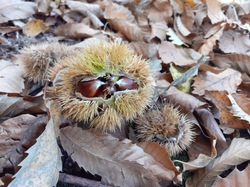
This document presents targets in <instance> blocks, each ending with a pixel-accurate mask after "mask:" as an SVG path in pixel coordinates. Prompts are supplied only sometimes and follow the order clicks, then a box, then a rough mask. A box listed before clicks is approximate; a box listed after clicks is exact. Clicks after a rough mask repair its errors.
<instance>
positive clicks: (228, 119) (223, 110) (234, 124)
mask: <svg viewBox="0 0 250 187" xmlns="http://www.w3.org/2000/svg"><path fill="white" fill-rule="evenodd" d="M205 98H206V99H207V100H209V101H211V102H212V103H213V104H214V105H215V106H216V107H217V108H218V109H219V111H220V126H222V127H229V128H234V129H244V128H249V126H250V125H249V123H248V122H247V121H243V120H240V119H239V118H237V117H235V116H233V115H232V113H231V112H230V107H231V105H232V104H231V102H230V100H229V99H228V97H227V93H226V92H225V91H224V92H218V91H209V92H207V91H206V95H205Z"/></svg>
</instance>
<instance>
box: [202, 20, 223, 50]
mask: <svg viewBox="0 0 250 187" xmlns="http://www.w3.org/2000/svg"><path fill="white" fill-rule="evenodd" d="M214 27H215V28H213V27H212V28H211V30H212V31H213V32H214V29H218V30H217V32H216V33H214V34H213V35H212V36H211V37H210V38H208V39H206V40H205V42H204V44H203V45H202V46H201V47H200V49H199V53H201V54H203V55H208V54H209V53H210V52H212V51H213V48H214V45H215V44H216V41H217V40H219V39H220V38H221V36H222V34H223V30H224V28H225V25H224V26H221V27H219V28H218V26H217V25H215V26H214Z"/></svg>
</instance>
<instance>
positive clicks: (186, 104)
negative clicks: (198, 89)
mask: <svg viewBox="0 0 250 187" xmlns="http://www.w3.org/2000/svg"><path fill="white" fill-rule="evenodd" d="M164 75H166V74H159V75H157V77H156V86H158V87H163V88H167V87H168V86H169V85H170V83H169V82H167V81H166V80H165V77H164ZM159 92H161V90H159ZM162 96H163V97H164V98H166V99H167V100H168V101H171V102H172V103H178V104H179V105H181V106H182V107H181V108H182V109H183V110H184V111H185V112H189V111H191V112H193V111H194V109H195V108H198V107H200V106H204V105H205V104H206V103H204V102H201V101H200V100H199V99H197V98H195V97H194V96H192V95H190V94H187V93H184V92H181V91H180V90H178V89H177V88H175V87H174V86H172V87H170V88H169V90H168V91H167V92H166V93H163V95H162Z"/></svg>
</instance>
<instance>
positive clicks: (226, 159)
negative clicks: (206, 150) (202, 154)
mask: <svg viewBox="0 0 250 187" xmlns="http://www.w3.org/2000/svg"><path fill="white" fill-rule="evenodd" d="M249 155H250V140H246V139H244V138H234V139H233V140H232V143H231V145H230V146H229V148H228V149H227V150H226V151H225V152H224V153H223V154H222V155H221V156H220V157H218V158H216V159H214V160H212V161H211V162H210V163H209V165H208V166H207V167H205V168H202V169H198V170H197V171H195V172H194V174H193V175H192V176H191V177H190V178H188V180H187V182H186V186H187V187H191V186H192V187H194V186H197V187H198V186H212V184H213V182H214V180H215V179H216V177H217V175H219V174H221V173H222V172H223V171H225V170H227V169H229V168H230V167H231V166H234V165H238V164H241V163H242V162H244V161H247V160H249V158H250V156H249Z"/></svg>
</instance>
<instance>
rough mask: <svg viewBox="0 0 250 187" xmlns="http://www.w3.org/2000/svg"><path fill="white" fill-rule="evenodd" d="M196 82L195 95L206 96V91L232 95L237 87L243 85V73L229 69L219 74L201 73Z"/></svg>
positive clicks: (195, 79)
mask: <svg viewBox="0 0 250 187" xmlns="http://www.w3.org/2000/svg"><path fill="white" fill-rule="evenodd" d="M194 81H195V82H194V84H193V86H194V90H193V93H194V94H198V95H204V94H205V91H224V90H225V91H227V92H228V93H230V94H231V93H235V92H236V89H237V86H238V85H239V84H240V83H241V73H240V72H238V71H235V70H233V69H229V68H228V69H226V70H224V71H223V72H221V73H219V74H215V73H212V72H209V71H206V72H200V73H199V74H198V76H197V77H196V78H194Z"/></svg>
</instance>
